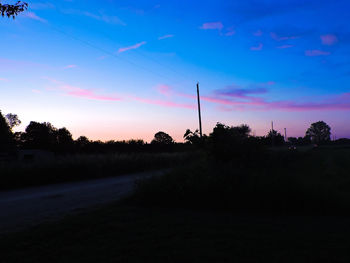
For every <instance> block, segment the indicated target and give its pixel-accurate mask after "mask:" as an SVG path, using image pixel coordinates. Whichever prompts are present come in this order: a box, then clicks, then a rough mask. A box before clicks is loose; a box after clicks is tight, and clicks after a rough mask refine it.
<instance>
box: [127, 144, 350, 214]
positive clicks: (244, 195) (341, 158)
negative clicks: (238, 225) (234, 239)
mask: <svg viewBox="0 0 350 263" xmlns="http://www.w3.org/2000/svg"><path fill="white" fill-rule="evenodd" d="M129 201H132V202H136V203H139V204H143V205H159V206H177V207H190V208H199V207H202V208H210V209H223V208H225V209H230V210H236V211H245V212H249V211H260V212H278V213H281V212H283V213H289V212H293V213H295V212H300V213H321V214H322V213H324V214H332V213H348V211H350V209H349V208H350V150H349V149H325V150H323V149H318V150H312V151H308V152H287V151H280V152H267V153H266V154H265V155H264V156H262V157H260V158H257V159H255V160H254V161H249V162H242V161H241V160H240V162H235V161H234V160H232V161H231V162H225V163H224V162H216V161H212V160H211V159H208V158H206V159H202V160H201V161H198V162H197V163H195V164H192V165H190V166H188V167H186V168H179V169H176V170H173V171H171V172H170V173H168V174H167V175H166V176H163V177H155V178H151V179H147V180H142V181H140V182H138V185H137V191H136V193H135V195H134V196H133V197H132V199H130V200H129Z"/></svg>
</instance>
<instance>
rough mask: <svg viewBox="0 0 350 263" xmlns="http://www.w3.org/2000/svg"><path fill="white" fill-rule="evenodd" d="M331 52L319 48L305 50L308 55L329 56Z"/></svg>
mask: <svg viewBox="0 0 350 263" xmlns="http://www.w3.org/2000/svg"><path fill="white" fill-rule="evenodd" d="M330 54H331V53H330V52H327V51H322V50H318V49H314V50H306V51H305V56H308V57H317V56H329V55H330Z"/></svg>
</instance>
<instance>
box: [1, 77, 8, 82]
mask: <svg viewBox="0 0 350 263" xmlns="http://www.w3.org/2000/svg"><path fill="white" fill-rule="evenodd" d="M0 81H4V82H9V80H8V79H6V78H0Z"/></svg>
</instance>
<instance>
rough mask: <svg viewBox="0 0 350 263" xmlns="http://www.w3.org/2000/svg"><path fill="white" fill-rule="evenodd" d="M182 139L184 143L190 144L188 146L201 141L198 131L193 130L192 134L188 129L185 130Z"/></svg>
mask: <svg viewBox="0 0 350 263" xmlns="http://www.w3.org/2000/svg"><path fill="white" fill-rule="evenodd" d="M183 138H184V140H185V142H186V143H190V144H199V143H200V141H201V138H200V136H199V131H198V130H195V131H194V132H193V131H191V130H190V129H187V130H186V132H185V134H184V136H183Z"/></svg>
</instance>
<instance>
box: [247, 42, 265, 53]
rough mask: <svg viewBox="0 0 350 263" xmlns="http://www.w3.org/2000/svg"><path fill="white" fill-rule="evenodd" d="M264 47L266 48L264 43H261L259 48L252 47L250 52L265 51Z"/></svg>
mask: <svg viewBox="0 0 350 263" xmlns="http://www.w3.org/2000/svg"><path fill="white" fill-rule="evenodd" d="M263 47H264V45H263V44H262V43H260V44H259V45H258V46H254V47H251V48H250V50H253V51H260V50H262V49H263Z"/></svg>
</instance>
